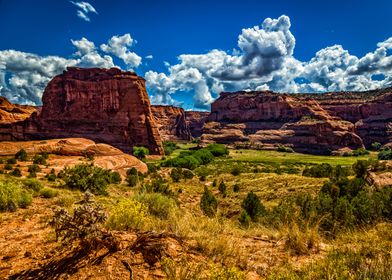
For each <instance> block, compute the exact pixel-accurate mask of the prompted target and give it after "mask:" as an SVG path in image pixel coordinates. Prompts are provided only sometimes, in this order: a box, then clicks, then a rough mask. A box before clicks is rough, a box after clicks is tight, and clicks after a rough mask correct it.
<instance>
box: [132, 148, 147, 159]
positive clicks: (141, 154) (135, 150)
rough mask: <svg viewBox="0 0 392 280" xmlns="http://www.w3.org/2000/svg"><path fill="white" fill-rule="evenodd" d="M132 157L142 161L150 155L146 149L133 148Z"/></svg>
mask: <svg viewBox="0 0 392 280" xmlns="http://www.w3.org/2000/svg"><path fill="white" fill-rule="evenodd" d="M132 153H133V155H134V156H135V157H137V158H138V159H144V158H146V156H148V155H149V154H150V151H149V150H148V149H147V148H146V147H137V146H135V147H133V152H132Z"/></svg>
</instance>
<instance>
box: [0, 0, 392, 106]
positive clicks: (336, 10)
mask: <svg viewBox="0 0 392 280" xmlns="http://www.w3.org/2000/svg"><path fill="white" fill-rule="evenodd" d="M86 3H88V4H90V5H91V7H93V9H94V10H95V11H96V13H95V12H94V11H92V10H91V9H89V8H88V7H87V6H86V5H87V4H86ZM86 7H87V8H86ZM391 10H392V2H391V1H387V0H379V1H377V0H373V1H352V0H349V1H335V0H332V1H288V0H287V1H250V0H242V1H231V0H226V1H212V0H210V1H205V0H199V1H174V0H167V1H155V0H154V1H122V0H117V1H106V0H105V1H104V0H101V1H99V0H84V1H77V0H75V1H74V2H71V1H67V0H64V1H63V0H0V24H1V26H2V27H3V28H2V35H1V36H0V94H1V95H5V96H6V97H8V98H10V99H12V100H13V101H15V102H21V103H23V102H24V103H39V99H40V96H41V94H42V90H43V87H44V85H45V84H46V82H47V81H48V79H50V77H52V76H53V75H56V74H58V73H61V71H62V70H61V69H62V68H64V67H65V66H67V65H80V66H110V65H112V64H113V65H116V66H119V67H121V68H123V69H133V70H135V71H136V72H137V73H138V74H139V75H142V76H146V78H147V85H148V87H149V93H150V96H151V100H152V102H154V103H169V104H175V105H181V106H183V107H185V108H187V109H208V107H209V104H210V103H211V102H212V101H213V100H214V99H215V98H216V97H217V96H218V94H219V92H220V91H222V90H240V89H245V90H254V89H259V90H261V89H271V90H275V91H281V92H323V91H335V90H365V89H371V88H375V87H385V86H389V85H391V81H392V72H391V71H392V58H391V49H392V39H391V40H390V41H388V39H389V38H391V36H392V22H391V21H390V11H391ZM77 13H79V16H78V15H77ZM81 13H82V15H81ZM282 15H285V16H284V17H282ZM267 18H270V19H271V20H267V21H265V20H266V19H267ZM87 20H89V21H87ZM263 22H264V25H263ZM255 26H258V27H255ZM244 30H245V31H244ZM126 34H129V35H128V36H125V37H123V36H124V35H126ZM113 36H115V37H114V40H113V41H112V44H110V43H109V42H108V40H110V39H111V38H113ZM239 37H241V38H242V39H241V40H240V39H239ZM82 38H85V41H83V42H82V43H83V44H81V43H79V44H78V43H76V42H77V41H80V40H81V39H82ZM71 40H74V43H72V42H71ZM89 43H94V48H92V47H91V44H89ZM102 44H105V45H106V48H105V47H103V48H102V46H101V45H102ZM86 45H88V46H89V49H88V50H87V49H85V48H84V49H83V50H82V51H81V50H80V49H78V47H77V46H79V47H83V46H86ZM124 48H125V49H124ZM234 49H235V50H234ZM104 50H106V51H104ZM233 50H234V51H233ZM78 52H79V54H76V53H78ZM317 52H319V53H318V55H316V53H317ZM196 54H197V55H199V56H193V55H196ZM86 55H87V56H86ZM181 55H182V57H181ZM48 56H50V57H48ZM108 56H110V58H109V57H108ZM148 56H153V58H152V59H151V58H148ZM138 58H140V61H139V60H138ZM32 61H34V63H33V62H32ZM51 63H52V64H53V65H55V66H53V69H50V70H47V69H48V65H50V64H51ZM33 64H36V65H40V66H42V67H41V68H40V67H34V65H33ZM49 68H51V67H49ZM45 69H46V70H45Z"/></svg>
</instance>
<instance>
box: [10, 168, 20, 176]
mask: <svg viewBox="0 0 392 280" xmlns="http://www.w3.org/2000/svg"><path fill="white" fill-rule="evenodd" d="M10 174H11V175H12V176H14V177H22V172H21V171H20V169H19V168H17V167H16V168H15V169H14V170H12V172H11V173H10Z"/></svg>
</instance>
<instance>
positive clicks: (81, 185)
mask: <svg viewBox="0 0 392 280" xmlns="http://www.w3.org/2000/svg"><path fill="white" fill-rule="evenodd" d="M111 174H112V172H111V171H110V170H106V169H102V168H100V167H96V166H94V165H89V164H79V165H76V166H74V167H72V168H65V169H64V172H63V174H62V179H63V180H64V186H66V187H69V188H71V189H79V190H81V191H84V192H86V191H89V192H92V193H93V194H103V195H105V194H106V188H107V186H108V185H109V183H110V182H111Z"/></svg>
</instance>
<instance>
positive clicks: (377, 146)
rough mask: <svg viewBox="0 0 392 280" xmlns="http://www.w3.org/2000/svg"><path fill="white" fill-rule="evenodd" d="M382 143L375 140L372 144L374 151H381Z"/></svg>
mask: <svg viewBox="0 0 392 280" xmlns="http://www.w3.org/2000/svg"><path fill="white" fill-rule="evenodd" d="M381 147H382V145H381V143H380V142H373V143H372V145H371V149H372V150H373V151H379V150H380V149H381Z"/></svg>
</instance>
